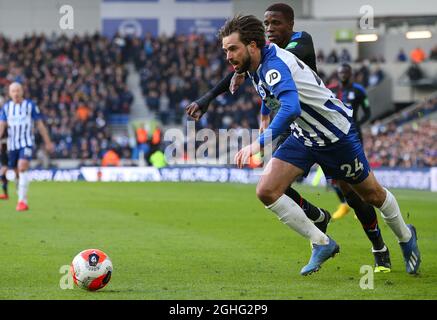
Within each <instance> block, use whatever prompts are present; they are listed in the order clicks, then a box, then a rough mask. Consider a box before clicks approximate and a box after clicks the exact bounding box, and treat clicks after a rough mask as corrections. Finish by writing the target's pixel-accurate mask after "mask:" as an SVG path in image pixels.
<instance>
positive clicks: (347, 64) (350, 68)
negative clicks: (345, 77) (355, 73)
mask: <svg viewBox="0 0 437 320" xmlns="http://www.w3.org/2000/svg"><path fill="white" fill-rule="evenodd" d="M343 68H345V69H348V71H350V72H352V66H351V65H350V64H349V63H342V64H340V66H339V67H338V69H337V70H340V69H343Z"/></svg>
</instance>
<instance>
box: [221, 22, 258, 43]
mask: <svg viewBox="0 0 437 320" xmlns="http://www.w3.org/2000/svg"><path fill="white" fill-rule="evenodd" d="M234 32H238V33H239V34H240V41H241V42H243V43H244V44H245V45H246V46H247V45H248V44H249V43H251V42H252V41H255V43H256V46H257V47H258V48H262V47H264V46H265V45H266V36H265V29H264V25H263V23H262V22H261V20H258V19H257V18H256V17H255V16H253V15H247V16H244V15H236V16H234V18H232V19H230V20H227V21H226V23H225V25H224V26H223V27H222V28H221V29H220V31H219V38H220V39H223V38H224V37H227V36H229V35H231V34H232V33H234Z"/></svg>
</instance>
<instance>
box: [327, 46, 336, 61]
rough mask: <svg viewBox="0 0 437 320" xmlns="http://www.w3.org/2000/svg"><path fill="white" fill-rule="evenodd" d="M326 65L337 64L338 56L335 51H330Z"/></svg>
mask: <svg viewBox="0 0 437 320" xmlns="http://www.w3.org/2000/svg"><path fill="white" fill-rule="evenodd" d="M326 63H338V55H337V51H336V50H335V49H332V51H331V53H330V54H329V55H328V57H327V58H326Z"/></svg>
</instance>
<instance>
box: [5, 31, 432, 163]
mask: <svg viewBox="0 0 437 320" xmlns="http://www.w3.org/2000/svg"><path fill="white" fill-rule="evenodd" d="M219 47H220V43H219V42H218V41H209V40H207V39H205V38H204V37H203V36H199V35H189V36H182V35H179V36H172V37H166V36H161V37H157V38H154V37H151V36H150V35H146V36H145V37H144V38H141V39H140V38H133V39H124V38H122V37H120V36H115V37H114V38H112V39H107V38H105V37H103V36H100V35H98V34H95V35H86V36H81V37H79V36H74V37H73V38H67V37H65V36H44V35H32V36H26V37H24V38H22V39H20V40H11V39H7V38H5V37H2V36H1V35H0V103H1V102H3V101H4V100H5V99H6V93H7V86H8V84H9V83H11V82H13V81H18V82H21V83H23V84H24V87H25V91H26V94H25V96H26V97H29V98H31V99H32V100H34V101H35V102H37V104H38V106H39V107H40V109H41V110H42V112H43V113H44V114H45V116H46V123H47V126H48V128H49V132H50V135H51V137H52V139H53V141H54V143H55V145H56V151H55V154H54V155H53V158H65V159H66V158H69V159H81V160H86V159H91V160H92V162H93V163H95V164H97V163H99V162H100V160H101V159H102V157H103V154H104V153H105V152H106V151H107V150H109V149H112V150H114V151H116V153H117V154H118V155H119V156H120V157H121V158H124V159H130V158H131V157H132V155H133V154H135V152H133V150H132V149H131V148H130V146H129V144H128V139H118V140H117V139H115V138H114V137H112V136H111V132H110V130H109V128H108V120H109V117H110V115H111V114H114V113H116V114H120V113H121V114H129V112H130V106H131V104H132V101H133V95H132V93H131V92H130V91H129V90H128V88H127V85H126V78H127V69H126V65H125V63H126V62H128V61H133V62H134V64H135V66H136V68H137V70H138V72H139V74H140V78H141V87H142V90H143V95H144V97H145V102H146V104H147V106H148V108H150V110H152V111H154V112H155V113H156V115H157V118H158V119H159V120H160V121H161V123H162V124H164V125H184V124H185V123H186V116H185V113H184V109H185V106H186V105H187V104H188V103H189V102H191V101H193V100H195V99H196V98H198V97H199V96H200V95H201V94H203V93H204V92H206V91H207V90H208V89H209V88H211V87H212V86H213V85H215V84H216V83H217V82H218V81H220V80H221V79H222V78H223V77H224V76H225V75H226V74H227V73H229V72H231V71H232V70H231V68H230V66H229V64H228V63H227V62H226V61H225V60H224V55H223V53H222V52H221V50H217V48H219ZM436 50H437V49H436ZM317 59H318V63H319V65H320V68H319V73H320V76H321V78H322V79H323V80H324V82H325V83H326V84H327V85H330V84H333V83H335V82H336V81H338V79H337V75H336V72H335V71H334V72H332V73H331V74H329V75H326V74H325V73H324V72H323V64H324V63H341V62H351V61H352V58H351V55H350V53H349V52H348V51H347V50H346V49H343V50H341V52H340V54H337V53H336V52H335V51H333V52H331V53H330V54H329V55H328V56H326V57H325V55H324V54H323V52H321V51H319V52H318V54H317ZM382 61H384V59H383V58H377V59H376V60H375V61H371V62H376V63H374V64H371V62H370V61H363V62H361V63H360V64H359V67H358V68H357V69H356V70H354V76H355V78H354V81H355V82H358V83H361V84H362V85H363V86H364V87H369V86H372V85H377V84H378V83H379V82H380V81H381V80H382V79H383V78H384V73H383V71H382V69H381V68H380V67H379V64H378V63H379V62H382ZM260 102H261V101H260V100H259V98H258V95H257V94H255V92H254V89H253V86H252V84H251V83H250V81H246V83H245V84H244V85H243V86H242V87H240V88H239V90H238V94H235V95H231V94H229V93H228V94H224V95H222V96H220V97H218V98H217V99H216V100H215V101H214V102H213V103H212V104H211V106H210V109H209V112H208V113H207V114H206V115H205V116H204V117H203V118H202V119H201V121H200V122H199V123H197V126H198V129H201V128H211V129H219V128H223V129H231V128H233V129H239V128H246V129H249V128H258V113H259V112H258V111H259V105H260ZM436 108H437V101H436V99H434V100H430V101H428V102H426V103H424V104H423V105H419V106H418V111H417V110H416V111H415V112H416V114H417V112H422V113H428V112H433V111H435V109H436ZM413 113H414V112H413ZM414 117H415V116H414V115H412V114H405V115H402V116H401V117H400V119H398V120H396V121H401V122H402V123H404V122H406V121H410V120H411V119H413V118H414ZM401 122H393V123H391V124H389V125H384V126H378V123H375V125H374V126H373V127H372V128H373V129H372V130H371V131H368V132H366V133H365V145H366V151H367V152H368V154H369V158H370V159H371V162H372V164H373V165H374V166H403V167H410V166H419V167H420V166H431V165H436V142H435V141H433V137H432V132H436V131H437V130H436V127H435V126H436V124H435V121H429V122H424V123H422V124H421V125H420V126H417V125H416V124H415V123H412V124H407V125H404V126H400V124H402V123H401ZM427 130H428V132H426V131H427ZM422 131H425V132H422ZM413 136H414V137H415V139H416V140H414V142H413V139H410V138H412V137H413ZM418 138H419V139H421V140H420V142H417V139H418ZM434 140H435V139H434Z"/></svg>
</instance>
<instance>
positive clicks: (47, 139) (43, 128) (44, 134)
mask: <svg viewBox="0 0 437 320" xmlns="http://www.w3.org/2000/svg"><path fill="white" fill-rule="evenodd" d="M36 127H37V128H38V131H39V133H40V134H41V136H42V138H43V140H44V143H45V145H46V150H47V151H48V152H50V153H52V152H53V151H54V150H55V147H54V145H53V143H52V140H51V139H50V136H49V132H48V130H47V128H46V126H45V125H44V122H43V121H42V120H37V121H36Z"/></svg>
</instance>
